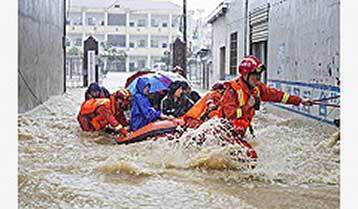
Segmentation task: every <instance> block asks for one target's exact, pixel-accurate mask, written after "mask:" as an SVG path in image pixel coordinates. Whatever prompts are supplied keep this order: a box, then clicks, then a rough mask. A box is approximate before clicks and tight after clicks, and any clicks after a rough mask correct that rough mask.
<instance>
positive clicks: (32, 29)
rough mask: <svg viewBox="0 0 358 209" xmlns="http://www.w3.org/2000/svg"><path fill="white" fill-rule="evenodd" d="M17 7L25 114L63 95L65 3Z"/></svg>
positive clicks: (25, 2)
mask: <svg viewBox="0 0 358 209" xmlns="http://www.w3.org/2000/svg"><path fill="white" fill-rule="evenodd" d="M18 5H19V8H18V17H19V19H18V21H19V22H18V24H19V25H18V48H19V58H18V65H19V68H18V71H19V73H18V98H19V100H18V111H19V112H24V111H27V110H30V109H32V108H34V107H35V106H37V105H39V104H41V103H42V102H44V101H46V100H47V99H48V98H49V96H51V95H57V94H61V93H63V92H64V62H63V61H64V60H63V45H62V37H63V33H64V22H63V19H64V17H63V15H64V1H63V0H51V1H49V0H32V1H29V0H19V4H18ZM14 47H15V46H14ZM25 81H26V82H25Z"/></svg>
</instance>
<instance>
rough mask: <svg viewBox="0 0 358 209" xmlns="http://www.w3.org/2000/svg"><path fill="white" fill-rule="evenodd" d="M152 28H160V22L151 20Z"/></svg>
mask: <svg viewBox="0 0 358 209" xmlns="http://www.w3.org/2000/svg"><path fill="white" fill-rule="evenodd" d="M151 26H152V27H156V28H157V27H159V23H158V20H157V19H154V18H152V19H151Z"/></svg>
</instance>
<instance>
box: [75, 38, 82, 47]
mask: <svg viewBox="0 0 358 209" xmlns="http://www.w3.org/2000/svg"><path fill="white" fill-rule="evenodd" d="M75 46H82V38H76V39H75Z"/></svg>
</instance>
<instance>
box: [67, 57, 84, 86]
mask: <svg viewBox="0 0 358 209" xmlns="http://www.w3.org/2000/svg"><path fill="white" fill-rule="evenodd" d="M82 86H83V57H82V56H67V57H66V87H68V88H80V87H82Z"/></svg>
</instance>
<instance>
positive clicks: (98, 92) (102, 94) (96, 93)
mask: <svg viewBox="0 0 358 209" xmlns="http://www.w3.org/2000/svg"><path fill="white" fill-rule="evenodd" d="M110 96H111V94H110V93H109V91H108V90H107V89H106V88H105V87H100V86H99V85H98V83H97V82H93V83H91V84H90V85H89V87H88V88H87V90H86V93H85V100H89V99H91V98H95V99H97V98H109V97H110Z"/></svg>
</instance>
